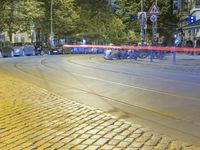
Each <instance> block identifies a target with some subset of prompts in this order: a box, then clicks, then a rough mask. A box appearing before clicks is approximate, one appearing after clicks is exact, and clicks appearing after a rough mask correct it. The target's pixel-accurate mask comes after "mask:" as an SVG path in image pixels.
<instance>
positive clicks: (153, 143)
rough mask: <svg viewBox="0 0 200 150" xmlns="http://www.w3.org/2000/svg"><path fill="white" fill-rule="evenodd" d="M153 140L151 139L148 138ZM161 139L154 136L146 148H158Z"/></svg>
mask: <svg viewBox="0 0 200 150" xmlns="http://www.w3.org/2000/svg"><path fill="white" fill-rule="evenodd" d="M148 138H151V137H148ZM160 140H161V138H160V137H157V136H153V137H152V138H151V139H150V140H148V141H147V142H146V143H145V145H146V146H156V145H157V144H158V143H159V142H160Z"/></svg>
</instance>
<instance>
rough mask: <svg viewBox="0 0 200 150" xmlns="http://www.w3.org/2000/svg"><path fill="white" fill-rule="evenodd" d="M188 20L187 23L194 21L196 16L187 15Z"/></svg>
mask: <svg viewBox="0 0 200 150" xmlns="http://www.w3.org/2000/svg"><path fill="white" fill-rule="evenodd" d="M188 22H189V23H193V22H196V16H189V17H188Z"/></svg>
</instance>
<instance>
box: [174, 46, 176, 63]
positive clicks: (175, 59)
mask: <svg viewBox="0 0 200 150" xmlns="http://www.w3.org/2000/svg"><path fill="white" fill-rule="evenodd" d="M173 64H174V65H175V64H176V46H174V50H173Z"/></svg>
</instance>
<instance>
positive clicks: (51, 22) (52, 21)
mask: <svg viewBox="0 0 200 150" xmlns="http://www.w3.org/2000/svg"><path fill="white" fill-rule="evenodd" d="M52 12H53V0H51V14H50V15H51V16H50V17H51V18H50V20H51V36H53V15H52Z"/></svg>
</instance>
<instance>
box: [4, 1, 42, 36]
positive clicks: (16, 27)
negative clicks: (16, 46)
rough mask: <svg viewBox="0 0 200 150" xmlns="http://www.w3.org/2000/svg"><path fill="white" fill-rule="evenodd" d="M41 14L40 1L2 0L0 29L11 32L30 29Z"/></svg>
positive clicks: (10, 33)
mask: <svg viewBox="0 0 200 150" xmlns="http://www.w3.org/2000/svg"><path fill="white" fill-rule="evenodd" d="M42 15H43V11H42V7H41V3H38V2H37V1H36V0H29V1H28V0H27V1H25V0H24V1H20V0H4V1H2V2H1V5H0V18H1V21H0V22H1V23H0V29H1V31H8V32H9V37H10V39H12V33H16V32H17V31H20V32H24V31H30V30H31V28H32V25H33V23H34V22H35V21H36V20H38V19H39V18H40V17H41V16H42Z"/></svg>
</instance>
